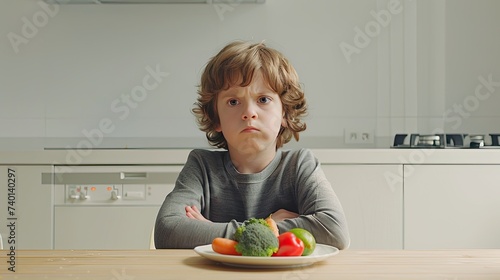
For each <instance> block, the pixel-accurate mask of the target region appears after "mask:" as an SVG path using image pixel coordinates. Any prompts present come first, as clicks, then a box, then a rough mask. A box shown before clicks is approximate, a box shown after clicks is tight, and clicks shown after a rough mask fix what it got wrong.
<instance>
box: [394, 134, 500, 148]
mask: <svg viewBox="0 0 500 280" xmlns="http://www.w3.org/2000/svg"><path fill="white" fill-rule="evenodd" d="M499 139H500V133H489V134H458V133H452V134H444V133H443V134H439V133H438V134H418V133H413V134H396V135H395V136H394V144H393V146H392V147H391V148H401V149H422V148H438V149H445V148H457V149H489V148H493V149H500V145H499Z"/></svg>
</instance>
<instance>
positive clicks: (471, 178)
mask: <svg viewBox="0 0 500 280" xmlns="http://www.w3.org/2000/svg"><path fill="white" fill-rule="evenodd" d="M405 171H409V172H408V176H406V178H405V180H404V216H405V217H404V218H405V223H404V248H405V249H462V248H500V165H410V166H405Z"/></svg>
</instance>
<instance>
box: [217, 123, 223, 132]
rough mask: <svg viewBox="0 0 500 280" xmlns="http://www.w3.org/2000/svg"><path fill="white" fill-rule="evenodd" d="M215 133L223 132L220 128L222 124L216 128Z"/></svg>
mask: <svg viewBox="0 0 500 280" xmlns="http://www.w3.org/2000/svg"><path fill="white" fill-rule="evenodd" d="M215 131H217V132H222V128H221V127H220V124H218V125H217V126H215Z"/></svg>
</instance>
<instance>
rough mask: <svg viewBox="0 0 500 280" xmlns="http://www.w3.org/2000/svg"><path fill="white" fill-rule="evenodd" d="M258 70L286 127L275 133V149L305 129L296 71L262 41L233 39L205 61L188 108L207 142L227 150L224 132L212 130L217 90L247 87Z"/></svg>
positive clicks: (215, 122)
mask: <svg viewBox="0 0 500 280" xmlns="http://www.w3.org/2000/svg"><path fill="white" fill-rule="evenodd" d="M258 70H260V71H262V75H263V76H264V79H265V80H266V81H267V83H268V84H269V86H270V87H271V89H272V90H274V92H276V93H278V94H279V96H280V99H281V103H282V106H283V112H284V119H285V121H286V126H282V127H281V129H280V131H279V133H278V137H277V141H276V148H280V147H282V146H283V145H284V144H286V143H288V142H289V141H290V140H291V138H292V136H293V137H294V138H295V140H297V141H298V140H299V132H301V131H304V130H305V129H306V124H305V123H304V122H303V121H302V120H301V117H303V116H305V115H306V114H307V105H306V99H305V97H304V92H303V90H302V89H301V86H300V84H299V77H298V75H297V72H296V71H295V69H294V68H293V66H292V65H291V64H290V62H289V61H288V59H286V57H285V56H283V54H281V53H280V52H279V51H277V50H275V49H272V48H269V47H267V46H266V45H265V44H264V43H263V42H261V43H256V44H252V43H249V42H243V41H235V42H232V43H230V44H228V45H226V46H225V47H224V48H223V49H222V50H221V51H220V52H219V53H218V54H217V55H215V56H214V57H212V58H211V59H210V61H209V62H208V63H207V65H206V67H205V69H204V71H203V73H202V75H201V83H200V85H199V87H198V98H197V102H196V103H195V107H194V108H193V109H192V112H193V114H194V115H195V117H196V121H197V123H198V126H199V128H200V130H201V131H204V132H205V133H206V136H207V139H208V142H209V143H210V145H212V146H215V147H218V148H224V149H227V142H226V139H225V138H224V135H223V134H222V132H217V131H216V128H217V127H218V126H219V124H220V123H219V122H220V120H219V114H218V111H217V96H218V94H219V92H221V91H223V90H227V89H229V88H230V87H233V86H241V87H246V86H248V85H249V84H250V83H251V82H252V78H253V77H254V73H255V71H258ZM238 82H240V83H239V84H237V83H238Z"/></svg>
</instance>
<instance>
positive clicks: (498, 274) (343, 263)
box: [0, 250, 500, 280]
mask: <svg viewBox="0 0 500 280" xmlns="http://www.w3.org/2000/svg"><path fill="white" fill-rule="evenodd" d="M1 263H2V265H1V266H0V267H1V271H0V275H3V276H5V277H6V279H20V280H22V279H30V280H31V279H56V278H57V279H94V280H99V279H102V280H104V279H105V280H109V279H141V280H143V279H144V280H147V279H217V280H224V279H252V280H254V279H315V280H321V279H363V280H365V279H398V280H401V279H426V280H429V279H450V280H452V279H500V250H436V251H409V250H406V251H403V250H390V251H358V250H345V251H341V252H340V253H339V254H337V255H334V256H331V257H329V258H327V259H326V260H324V261H321V262H317V263H315V264H312V265H310V266H304V267H295V268H239V267H232V266H226V265H223V264H220V263H217V262H214V261H211V260H208V259H206V258H204V257H201V256H199V255H198V254H196V253H195V252H194V250H136V251H113V250H108V251H86V250H81V251H79V250H71V251H64V250H62V251H61V250H29V251H23V250H21V251H17V252H16V258H15V270H16V272H11V271H9V270H8V266H10V264H9V262H8V261H6V253H2V257H1Z"/></svg>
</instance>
